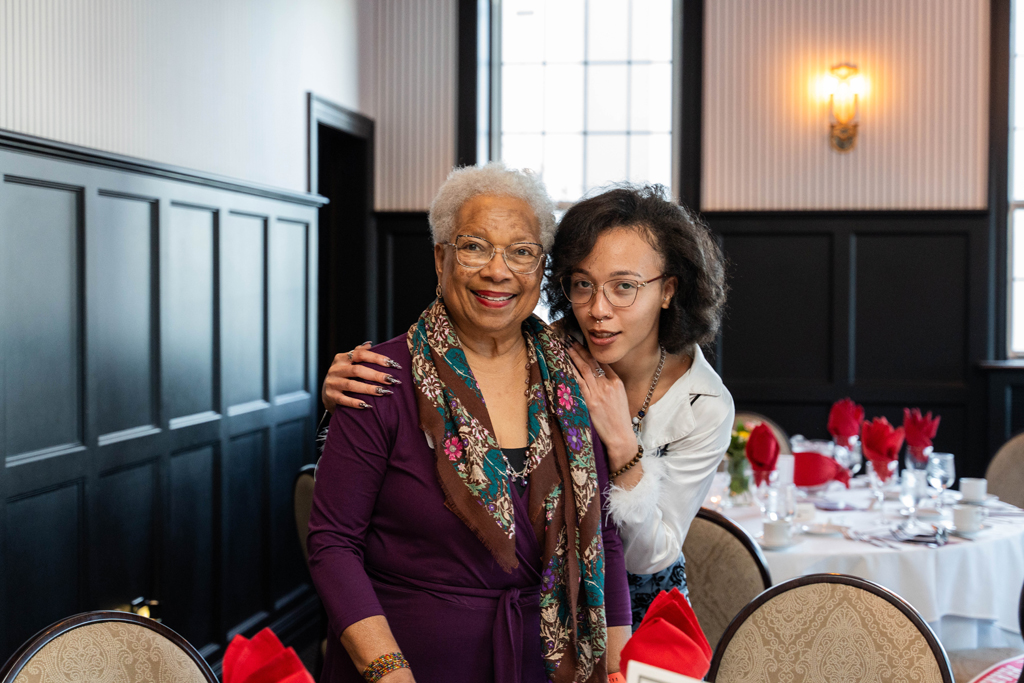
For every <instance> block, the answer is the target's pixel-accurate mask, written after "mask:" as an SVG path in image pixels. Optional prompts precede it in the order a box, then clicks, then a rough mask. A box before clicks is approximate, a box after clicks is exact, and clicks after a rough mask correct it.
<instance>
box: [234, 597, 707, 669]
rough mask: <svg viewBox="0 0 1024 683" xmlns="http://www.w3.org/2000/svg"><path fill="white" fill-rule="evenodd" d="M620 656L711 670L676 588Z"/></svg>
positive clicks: (689, 611) (651, 609)
mask: <svg viewBox="0 0 1024 683" xmlns="http://www.w3.org/2000/svg"><path fill="white" fill-rule="evenodd" d="M620 657H621V662H622V675H623V676H625V675H626V667H627V666H628V665H629V662H630V661H634V660H635V661H637V662H643V663H644V664H650V665H651V666H657V667H660V668H662V669H665V670H666V671H674V672H675V673H679V674H683V675H684V676H689V677H690V678H696V679H698V680H700V679H702V678H704V675H705V674H707V672H708V669H710V668H711V646H710V645H709V644H708V639H707V638H706V637H705V636H704V631H702V630H701V628H700V624H698V623H697V615H696V614H694V613H693V608H692V607H690V603H689V602H687V600H686V597H685V596H684V595H683V594H682V593H680V592H679V589H678V588H673V589H672V591H671V592H667V591H661V593H659V594H658V597H656V598H655V599H654V601H653V602H652V603H651V606H650V607H648V608H647V614H645V615H644V619H643V621H641V622H640V628H638V629H637V630H636V633H634V634H633V637H632V638H630V639H629V640H628V641H626V645H625V646H624V647H623V648H622V654H621V655H620ZM225 683H227V682H226V681H225Z"/></svg>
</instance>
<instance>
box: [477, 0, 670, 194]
mask: <svg viewBox="0 0 1024 683" xmlns="http://www.w3.org/2000/svg"><path fill="white" fill-rule="evenodd" d="M673 6H674V2H673V0H559V1H557V2H553V1H551V0H502V2H501V9H500V12H496V15H497V18H498V26H499V27H500V30H498V31H496V34H497V35H498V36H499V38H498V40H495V41H494V46H493V47H494V49H495V51H496V52H500V59H498V57H499V54H495V60H494V62H495V63H498V64H500V67H499V69H498V73H497V74H495V76H496V78H495V85H496V86H497V92H498V93H499V96H498V102H496V103H495V104H496V106H495V108H494V111H493V116H494V120H493V125H492V128H491V130H492V131H495V132H494V138H493V139H492V141H491V148H492V156H494V157H496V158H501V159H502V160H504V161H505V163H507V164H508V165H509V166H512V167H516V168H530V169H533V170H535V171H537V172H539V173H540V174H541V175H542V176H543V178H544V182H545V183H546V185H547V187H548V191H549V192H550V193H551V196H552V198H554V199H555V201H556V202H558V203H559V205H560V206H561V207H563V208H565V207H567V206H568V205H569V204H571V203H573V202H575V201H577V200H578V199H579V198H580V197H581V196H583V194H584V193H586V192H589V191H591V190H593V189H594V188H599V187H603V186H605V185H607V184H609V183H613V182H619V181H624V180H628V181H631V182H653V183H661V184H662V185H665V186H666V187H668V188H669V191H670V192H672V194H673V195H675V191H674V189H673V187H672V186H673V157H674V156H675V154H674V148H675V146H674V145H673V140H672V129H673V125H672V124H673V121H674V116H675V113H674V112H675V107H674V106H673V99H674V97H673V93H674V92H675V87H674V86H675V81H676V79H674V78H673V70H672V69H673V63H674V60H673V55H674V49H675V45H674V41H673V36H674V35H678V33H679V32H678V31H675V30H673V14H674V13H673Z"/></svg>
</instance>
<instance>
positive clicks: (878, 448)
mask: <svg viewBox="0 0 1024 683" xmlns="http://www.w3.org/2000/svg"><path fill="white" fill-rule="evenodd" d="M860 444H861V449H862V452H863V453H864V457H865V458H867V459H868V460H870V461H871V462H872V464H874V465H875V472H876V474H877V475H878V478H879V479H881V480H882V481H888V480H889V476H890V474H891V473H890V472H889V463H890V462H892V461H893V460H896V459H898V458H899V454H900V448H902V447H903V427H897V428H896V429H893V426H892V425H891V424H889V421H888V420H886V419H885V418H884V417H876V418H875V419H873V420H872V421H871V422H868V421H866V420H865V422H864V425H863V427H861V431H860Z"/></svg>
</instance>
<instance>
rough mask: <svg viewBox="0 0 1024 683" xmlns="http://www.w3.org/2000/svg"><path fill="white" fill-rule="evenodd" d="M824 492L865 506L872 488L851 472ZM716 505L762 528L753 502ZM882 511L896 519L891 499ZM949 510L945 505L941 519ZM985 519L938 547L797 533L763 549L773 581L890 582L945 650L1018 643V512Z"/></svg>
mask: <svg viewBox="0 0 1024 683" xmlns="http://www.w3.org/2000/svg"><path fill="white" fill-rule="evenodd" d="M726 476H728V475H726ZM716 483H717V482H716ZM716 489H717V490H719V491H721V490H722V489H721V488H719V487H718V486H715V487H713V488H712V492H715V490H716ZM824 497H825V498H827V499H829V500H834V501H841V502H847V503H849V504H852V505H855V506H858V507H866V506H867V505H868V504H870V501H871V492H870V491H869V490H867V489H865V488H863V487H862V484H861V482H859V481H858V480H856V479H855V480H854V488H852V489H850V490H846V489H845V488H843V487H842V486H841V485H839V484H835V483H833V485H832V488H831V489H830V490H829V491H828V492H827V493H826V494H824ZM705 505H708V503H707V502H705ZM721 511H722V513H723V514H725V515H726V516H727V517H729V518H731V519H732V520H733V521H735V522H737V523H738V524H740V525H741V526H742V527H744V528H745V529H746V530H747V531H749V532H750V533H751V534H752V535H754V536H757V535H759V534H760V533H761V531H762V524H761V514H760V510H759V509H758V508H757V507H756V506H742V507H732V508H726V509H724V510H721ZM883 511H884V514H885V517H886V524H888V525H893V524H896V523H897V521H898V520H900V519H901V516H900V504H899V502H897V501H893V502H889V501H887V502H886V503H885V504H884V506H883ZM816 514H817V516H816V518H815V520H814V522H815V523H834V524H838V525H843V526H848V527H850V528H852V529H854V530H864V531H868V530H872V529H873V530H875V531H882V530H884V528H885V527H884V526H882V525H881V523H880V515H879V512H878V510H868V511H854V512H826V511H823V510H818V511H817V513H816ZM950 514H951V513H950V511H949V510H948V509H947V511H946V517H947V521H948V517H949V515H950ZM928 521H932V520H928ZM990 523H991V528H986V529H984V530H982V531H981V532H980V533H978V535H977V536H975V537H974V538H973V540H966V539H961V538H957V537H954V536H951V537H950V542H949V543H947V544H946V545H944V546H941V547H939V548H928V547H926V546H923V545H915V544H909V543H902V544H897V545H898V549H896V548H889V547H885V548H879V547H876V546H874V545H870V544H869V543H866V542H863V541H851V540H847V539H845V538H843V537H842V536H810V535H806V534H797V535H795V536H794V540H795V541H796V543H795V544H794V545H792V546H790V547H788V548H786V549H784V550H776V551H771V550H765V553H764V555H765V559H766V560H767V562H768V568H769V570H770V571H771V575H772V581H773V583H776V584H777V583H781V582H782V581H786V580H787V579H792V578H794V577H797V576H803V575H806V574H816V573H821V572H835V573H840V574H850V575H853V576H859V577H861V578H864V579H868V580H869V581H874V582H875V583H877V584H879V585H881V586H884V587H886V588H888V589H889V590H891V591H893V592H894V593H896V594H897V595H899V596H901V597H902V598H903V599H905V600H906V601H907V602H909V603H910V604H911V605H913V606H914V607H915V608H916V609H917V610H918V612H920V613H921V615H922V616H923V617H924V620H925V621H927V622H928V623H929V624H930V625H931V626H932V628H933V630H935V632H936V635H937V636H938V637H939V639H940V641H942V643H943V645H944V646H945V647H946V649H947V650H960V649H973V648H977V647H1019V648H1021V649H1024V640H1022V638H1021V632H1020V624H1019V623H1018V601H1019V599H1020V594H1021V587H1022V585H1024V517H1016V518H1005V517H1000V518H998V520H996V519H993V520H991V522H990Z"/></svg>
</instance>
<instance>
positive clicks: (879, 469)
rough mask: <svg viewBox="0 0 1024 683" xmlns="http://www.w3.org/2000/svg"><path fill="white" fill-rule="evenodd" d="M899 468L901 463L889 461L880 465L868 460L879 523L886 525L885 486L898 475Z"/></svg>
mask: <svg viewBox="0 0 1024 683" xmlns="http://www.w3.org/2000/svg"><path fill="white" fill-rule="evenodd" d="M898 467H899V461H897V460H889V461H888V462H885V463H879V462H878V461H877V460H868V461H867V468H868V483H869V484H870V485H871V493H872V494H873V495H874V496H875V502H876V503H877V504H878V519H879V522H881V523H883V524H884V523H885V512H884V511H883V510H882V506H883V505H884V503H885V491H884V489H885V486H886V484H888V483H889V480H890V479H892V477H893V475H895V474H896V469H897V468H898Z"/></svg>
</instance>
